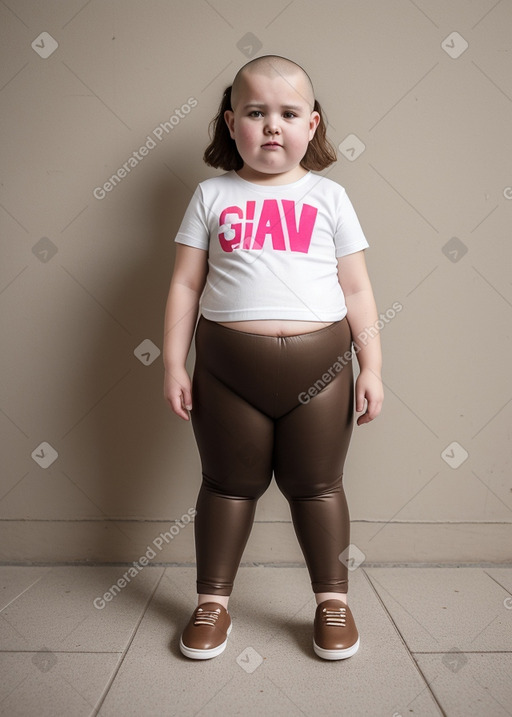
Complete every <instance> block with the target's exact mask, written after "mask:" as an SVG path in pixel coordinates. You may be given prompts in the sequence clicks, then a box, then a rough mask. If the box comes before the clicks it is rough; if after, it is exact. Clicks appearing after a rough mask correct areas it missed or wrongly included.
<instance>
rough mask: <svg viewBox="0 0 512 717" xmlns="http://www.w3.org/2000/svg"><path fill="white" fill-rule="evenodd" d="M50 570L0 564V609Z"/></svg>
mask: <svg viewBox="0 0 512 717" xmlns="http://www.w3.org/2000/svg"><path fill="white" fill-rule="evenodd" d="M50 570H51V568H40V567H30V568H26V567H23V566H21V565H0V610H3V609H4V608H5V607H7V605H9V603H10V602H11V601H12V600H15V599H16V598H17V597H19V596H20V595H21V594H22V593H23V592H24V591H25V590H29V589H30V588H31V586H32V585H34V584H35V583H36V582H37V581H38V580H41V578H42V577H43V576H44V575H46V573H47V572H49V571H50Z"/></svg>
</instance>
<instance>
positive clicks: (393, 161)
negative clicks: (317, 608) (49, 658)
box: [0, 0, 512, 562]
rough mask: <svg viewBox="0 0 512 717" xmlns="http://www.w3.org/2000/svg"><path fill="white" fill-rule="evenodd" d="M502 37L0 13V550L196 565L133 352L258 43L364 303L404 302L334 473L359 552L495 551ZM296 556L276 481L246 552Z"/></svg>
mask: <svg viewBox="0 0 512 717" xmlns="http://www.w3.org/2000/svg"><path fill="white" fill-rule="evenodd" d="M511 25H512V4H511V3H510V2H508V0H502V2H498V3H496V2H495V0H474V2H471V3H468V2H466V0H457V1H454V2H450V3H446V2H441V0H416V2H412V0H411V1H407V0H400V1H399V0H395V1H392V2H381V1H380V0H373V1H371V0H365V1H361V2H352V1H349V0H342V1H340V2H338V1H336V0H331V1H330V2H309V1H308V0H293V2H288V1H287V0H282V1H281V0H280V1H279V2H277V3H276V2H275V1H274V2H269V1H268V0H259V1H258V2H235V0H211V2H210V0H208V1H206V0H191V1H187V2H185V1H184V0H183V1H181V2H179V1H177V0H175V1H174V2H164V0H148V1H146V2H143V1H142V0H139V1H138V2H136V1H135V0H117V2H116V1H115V0H110V1H109V0H106V1H102V0H92V2H85V0H76V1H75V0H68V1H67V2H62V1H60V2H57V1H56V0H55V1H50V0H45V2H37V1H36V0H7V1H6V2H5V3H0V27H1V31H0V32H1V35H2V37H1V44H0V48H1V49H0V52H1V55H2V56H1V62H0V87H1V90H0V101H1V106H2V108H1V133H2V143H1V150H0V151H1V172H2V181H1V207H0V220H1V226H2V233H1V236H2V263H1V278H0V292H1V293H0V314H1V320H2V351H1V362H2V391H1V403H0V406H1V413H0V425H1V431H2V437H3V438H2V440H3V442H4V444H3V448H2V471H1V487H0V517H1V521H0V531H1V532H0V537H1V541H0V542H1V556H0V557H1V559H3V560H7V561H16V562H17V561H19V562H23V561H50V562H51V561H89V560H90V561H103V560H105V561H108V560H115V561H131V560H135V559H137V558H138V557H139V556H140V555H142V554H143V553H144V552H145V551H146V550H147V546H150V547H151V546H153V547H152V550H153V552H155V555H156V557H154V560H155V561H157V562H181V561H184V562H187V561H189V562H190V561H193V559H194V553H193V529H192V528H191V526H190V525H188V524H186V522H187V520H188V518H187V520H183V521H182V523H181V525H182V526H183V527H181V526H180V525H179V524H178V523H174V521H176V520H179V519H180V517H181V516H182V515H184V514H186V513H187V511H188V510H189V509H192V508H193V506H194V504H195V497H196V493H197V490H198V487H199V483H200V471H199V461H198V457H197V454H196V449H195V444H194V440H193V436H192V431H191V426H190V425H188V424H185V423H183V422H181V421H180V420H179V419H177V418H175V417H174V416H173V415H172V414H171V412H170V411H169V410H168V409H167V407H166V405H165V404H164V401H163V398H162V390H161V385H162V377H163V370H162V363H161V356H159V357H157V358H156V359H155V360H154V361H153V362H151V363H150V364H149V362H148V361H147V357H146V358H144V357H142V362H141V360H139V358H137V357H136V355H135V354H134V351H136V350H137V347H139V346H140V344H141V343H142V342H144V341H147V340H149V341H151V342H153V344H154V345H155V347H156V348H157V349H158V350H161V348H162V321H163V311H164V303H165V299H166V293H167V289H168V283H169V279H170V274H171V270H172V264H173V256H174V246H173V238H174V234H175V232H176V230H177V227H178V226H179V223H180V221H181V217H182V214H183V212H184V210H185V207H186V205H187V202H188V200H189V198H190V196H191V193H192V191H193V189H194V187H195V185H196V183H197V182H198V181H200V180H201V179H203V178H206V177H207V176H212V175H213V174H215V172H214V171H213V170H211V169H208V168H206V167H205V166H204V165H203V163H202V160H201V156H202V151H203V148H204V146H205V143H206V141H207V126H208V122H209V120H210V118H211V117H212V116H213V114H214V113H215V111H216V108H217V105H218V102H219V99H220V96H221V93H222V91H223V89H224V88H225V86H227V85H228V84H230V83H231V81H232V78H233V76H234V74H235V72H236V70H237V69H238V68H239V67H240V66H241V65H242V64H244V63H245V62H246V61H247V60H248V59H250V57H253V56H255V55H259V54H268V53H276V54H281V55H285V56H288V57H290V58H292V59H295V60H296V61H297V62H299V63H301V64H303V65H304V66H305V67H306V68H307V70H308V71H309V73H310V75H311V76H312V78H313V80H314V83H315V86H316V92H317V96H318V98H319V99H320V101H321V102H322V104H323V105H324V107H325V109H326V110H327V115H328V120H329V136H330V138H331V140H332V141H333V143H334V144H335V145H336V146H339V145H341V147H342V150H343V151H342V152H340V159H339V161H338V163H337V164H336V165H335V166H334V168H333V169H332V170H330V171H328V175H329V176H330V177H331V178H332V179H334V180H336V181H338V182H340V183H341V184H343V185H344V186H345V187H346V188H347V191H348V193H349V196H350V197H351V199H352V201H353V203H354V205H355V207H356V209H357V212H358V214H359V217H360V220H361V223H362V225H363V227H364V229H365V232H366V234H367V236H368V239H369V241H370V244H371V248H370V249H369V250H368V252H367V261H368V265H369V268H370V271H371V275H372V278H373V284H374V289H375V294H376V298H377V301H378V305H379V309H380V311H381V312H382V313H385V312H386V310H388V309H390V307H392V306H393V304H394V303H395V302H398V303H399V304H400V305H401V306H402V307H403V308H402V310H401V311H399V312H398V313H397V314H396V316H395V317H394V318H393V319H392V320H390V321H388V322H386V324H385V328H384V329H383V331H382V342H383V348H384V355H385V368H384V381H385V385H386V388H387V397H386V403H385V409H384V411H383V413H382V416H381V417H380V418H379V419H378V421H376V422H375V423H373V424H371V425H370V426H366V427H362V428H357V429H356V430H355V433H354V438H353V443H352V447H351V452H350V456H349V459H348V463H347V466H346V478H345V480H346V490H347V494H348V498H349V503H350V507H351V516H352V520H353V532H352V541H353V543H354V544H355V545H356V546H357V549H358V550H359V551H361V553H362V554H363V555H364V556H366V560H367V561H370V562H371V561H372V560H391V561H393V560H410V561H424V560H435V561H449V560H454V561H462V560H464V561H474V560H488V561H497V560H506V559H510V558H511V553H510V545H511V544H512V541H511V533H512V530H511V525H512V483H511V479H510V471H511V467H510V425H511V417H512V400H511V399H512V396H511V392H512V388H511V383H510V378H509V375H510V344H511V332H510V327H511V317H512V313H511V307H512V290H511V282H510V259H511V253H512V252H511V248H510V226H511V218H512V188H511V185H512V173H511V163H510V157H511V139H510V137H511V132H510V128H511V126H512V84H511V78H512V65H511V62H512V52H511V39H510V27H511ZM43 32H46V33H49V35H50V36H51V38H53V39H54V40H53V41H52V39H51V38H50V37H47V36H43V37H42V38H41V37H40V35H41V33H43ZM453 32H457V33H458V35H455V36H453V35H452V33H453ZM38 38H39V39H38ZM34 41H35V42H34ZM52 42H56V43H58V47H57V48H56V49H54V46H53V44H52ZM466 43H467V44H468V46H467V47H465V46H466ZM32 44H33V45H32ZM31 45H32V46H31ZM464 48H465V49H464ZM52 49H54V51H53V52H52V53H51V54H49V56H48V57H46V58H45V57H42V56H41V54H43V55H45V54H47V53H49V52H50V51H51V50H52ZM457 55H458V56H457ZM183 105H186V106H185V107H182V106H183ZM193 105H195V106H193ZM180 114H181V115H182V116H183V117H182V118H180V117H179V115H180ZM171 118H172V119H171ZM166 121H167V122H169V121H171V123H172V124H170V125H169V126H170V127H171V129H170V130H169V132H168V133H165V131H164V130H163V129H161V127H160V126H161V123H165V122H166ZM159 128H160V129H159ZM159 134H160V137H158V135H159ZM350 135H355V136H356V139H354V138H353V137H350ZM148 136H149V137H152V139H153V140H154V145H155V146H152V143H151V142H148V149H147V150H146V152H147V154H146V156H142V155H140V154H139V156H140V161H138V162H137V163H136V161H135V160H133V156H134V152H138V151H139V148H140V147H141V146H142V145H144V143H146V142H147V138H148ZM347 137H348V139H346V138H347ZM361 143H362V144H361ZM363 144H364V146H365V149H364V151H363V152H362V153H361V154H359V156H357V152H358V151H359V150H358V148H359V149H361V148H362V145H363ZM143 151H144V150H143ZM344 154H345V155H346V157H345V156H344ZM130 157H132V164H134V165H135V164H136V166H133V167H131V168H130V169H131V171H130V172H129V173H126V176H125V177H124V178H122V181H120V182H119V184H118V185H117V186H115V187H114V188H113V190H112V191H110V192H105V193H102V192H101V191H98V190H96V195H97V196H95V189H96V188H98V187H100V188H101V187H102V185H104V183H105V182H106V181H107V180H108V179H109V177H111V176H112V175H113V174H114V172H116V171H117V170H118V169H119V168H120V167H122V166H123V164H125V163H127V162H128V161H129V159H130ZM122 173H123V172H122V171H121V174H122ZM101 197H103V198H101ZM464 252H466V253H464ZM138 351H139V353H140V354H142V353H145V352H146V345H144V346H143V347H142V348H140V349H139V350H138ZM154 351H155V349H153V348H151V349H150V351H149V357H150V359H152V358H154V356H153V352H154ZM192 365H193V356H191V359H190V366H191V367H192ZM454 442H456V443H457V445H455V446H454V447H453V446H452V447H451V448H450V446H451V444H453V443H454ZM42 443H48V444H49V446H51V448H48V447H47V446H44V445H43V447H42V448H41V447H40V446H41V444H42ZM53 451H54V452H56V453H57V454H58V456H57V457H56V459H55V460H54V462H53V463H51V465H49V466H48V467H44V466H45V465H46V463H45V462H49V461H50V459H51V458H52V457H53V458H55V453H53ZM465 452H467V454H468V455H467V457H466V453H465ZM443 456H444V457H443ZM465 457H466V459H465V460H464V461H463V462H461V461H462V459H464V458H465ZM459 463H460V465H458V464H459ZM41 464H43V465H41ZM450 464H451V465H450ZM457 465H458V467H455V466H457ZM171 525H173V526H174V528H173V531H172V534H169V536H168V537H167V542H165V540H164V539H162V538H160V544H161V545H159V543H158V536H159V535H160V533H161V532H162V531H166V530H169V529H170V527H171ZM171 537H172V540H171ZM155 540H156V541H157V542H156V543H155V542H153V541H155ZM357 555H359V553H357ZM299 559H300V552H299V549H298V547H297V544H296V540H295V537H294V535H293V532H292V529H291V526H290V523H289V512H288V505H287V503H286V502H285V500H284V498H283V497H282V496H281V494H280V493H279V492H278V490H277V489H276V488H275V485H272V487H271V488H270V489H269V491H268V493H267V494H266V495H265V496H264V497H263V498H262V500H261V501H260V505H259V508H258V512H257V522H256V524H255V528H254V532H253V535H252V537H251V540H250V543H249V545H248V548H247V551H246V554H245V557H244V560H245V561H255V562H257V561H273V560H275V561H294V560H299ZM360 559H362V558H360Z"/></svg>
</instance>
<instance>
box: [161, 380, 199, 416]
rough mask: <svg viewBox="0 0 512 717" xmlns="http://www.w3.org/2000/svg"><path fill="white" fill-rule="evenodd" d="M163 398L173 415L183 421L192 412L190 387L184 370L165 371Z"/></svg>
mask: <svg viewBox="0 0 512 717" xmlns="http://www.w3.org/2000/svg"><path fill="white" fill-rule="evenodd" d="M164 397H165V400H166V401H167V403H168V404H169V405H170V407H171V408H172V410H173V411H174V413H175V414H176V415H177V416H179V417H180V418H183V419H184V420H185V421H188V420H189V419H190V416H189V414H188V411H190V410H192V385H191V382H190V378H189V375H188V373H187V372H186V370H185V368H182V369H172V370H167V369H166V371H165V378H164Z"/></svg>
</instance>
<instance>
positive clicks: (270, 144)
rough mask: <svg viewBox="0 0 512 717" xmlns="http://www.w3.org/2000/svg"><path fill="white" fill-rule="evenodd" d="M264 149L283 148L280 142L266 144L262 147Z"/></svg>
mask: <svg viewBox="0 0 512 717" xmlns="http://www.w3.org/2000/svg"><path fill="white" fill-rule="evenodd" d="M261 146H262V147H282V145H281V144H279V142H266V143H265V144H262V145H261Z"/></svg>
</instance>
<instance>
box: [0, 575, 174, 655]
mask: <svg viewBox="0 0 512 717" xmlns="http://www.w3.org/2000/svg"><path fill="white" fill-rule="evenodd" d="M28 570H30V568H28ZM37 570H39V569H37ZM127 570H128V568H127V567H74V566H73V567H67V566H66V567H53V568H51V569H49V570H47V572H45V573H44V574H43V575H42V576H40V579H39V580H33V585H32V587H30V589H29V590H25V591H24V592H23V588H22V589H21V590H20V595H19V597H18V598H16V599H14V598H13V597H12V596H11V599H10V601H9V603H8V605H7V607H5V608H4V609H3V610H2V611H1V612H0V645H1V646H2V649H3V650H29V651H37V650H40V649H41V648H43V647H44V648H46V649H48V650H53V651H63V652H66V651H73V652H74V651H79V652H82V651H91V652H115V651H118V652H119V651H122V650H123V649H124V647H125V646H126V644H127V643H128V640H129V639H130V637H131V635H132V632H133V630H134V628H135V625H136V623H137V620H138V619H139V617H140V616H141V615H142V614H143V612H144V609H145V606H146V604H147V601H148V599H149V596H150V595H151V592H152V590H153V589H154V586H155V585H156V582H157V580H158V579H159V578H160V576H161V575H162V572H163V568H157V567H155V568H152V567H146V568H143V569H142V570H141V571H140V572H138V573H136V571H135V569H134V568H133V570H134V573H135V575H134V577H133V579H131V580H130V582H129V583H127V584H126V585H125V586H124V588H123V589H122V590H120V591H119V588H117V590H116V591H114V590H112V585H113V584H115V583H117V581H118V579H119V578H120V577H121V576H122V575H123V574H125V573H126V571H127ZM36 574H37V573H36ZM31 579H32V578H31ZM27 584H29V583H28V582H27ZM105 593H107V594H108V595H111V596H114V597H113V599H112V600H111V601H109V602H105V601H104V599H103V598H102V596H104V595H105ZM97 598H99V599H100V602H97V603H96V604H97V605H104V607H103V608H102V609H98V608H97V607H95V606H94V601H95V600H96V599H97Z"/></svg>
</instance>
